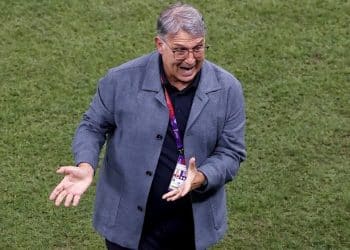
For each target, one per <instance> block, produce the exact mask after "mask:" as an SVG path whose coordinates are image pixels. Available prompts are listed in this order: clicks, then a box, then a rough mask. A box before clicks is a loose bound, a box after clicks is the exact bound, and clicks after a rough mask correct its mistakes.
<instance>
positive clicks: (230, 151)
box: [200, 79, 246, 192]
mask: <svg viewBox="0 0 350 250" xmlns="http://www.w3.org/2000/svg"><path fill="white" fill-rule="evenodd" d="M227 91H228V92H227V100H226V103H227V104H226V115H225V122H224V126H223V129H222V132H221V134H220V136H219V138H218V141H217V144H216V147H215V149H214V151H213V153H212V154H211V155H210V156H209V157H208V158H207V159H206V160H205V161H204V162H203V163H202V164H201V166H200V171H201V172H202V173H204V175H205V176H206V177H207V184H206V186H205V187H203V188H202V189H201V190H200V192H206V191H208V190H212V189H219V188H221V187H222V186H223V185H224V184H225V183H227V182H229V181H231V180H232V179H233V178H234V176H235V175H236V174H237V172H238V169H239V166H240V163H241V162H242V161H243V160H245V158H246V149H245V142H244V133H245V120H246V118H245V110H244V97H243V91H242V87H241V84H240V83H239V82H238V80H236V79H234V84H233V85H230V87H229V88H228V90H227Z"/></svg>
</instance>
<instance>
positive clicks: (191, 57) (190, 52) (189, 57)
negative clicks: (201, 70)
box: [185, 50, 196, 65]
mask: <svg viewBox="0 0 350 250" xmlns="http://www.w3.org/2000/svg"><path fill="white" fill-rule="evenodd" d="M195 61H196V59H195V58H194V54H193V50H188V54H187V57H186V59H185V62H186V63H187V64H190V65H192V64H193V63H194V62H195Z"/></svg>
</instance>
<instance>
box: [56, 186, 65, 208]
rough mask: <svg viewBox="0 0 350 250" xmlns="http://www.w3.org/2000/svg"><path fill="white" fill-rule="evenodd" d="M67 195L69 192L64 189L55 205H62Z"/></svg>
mask: <svg viewBox="0 0 350 250" xmlns="http://www.w3.org/2000/svg"><path fill="white" fill-rule="evenodd" d="M66 195H67V192H66V191H65V190H63V191H62V192H61V193H60V194H59V195H58V196H57V198H56V201H55V205H56V206H59V205H61V203H62V201H63V199H64V197H66Z"/></svg>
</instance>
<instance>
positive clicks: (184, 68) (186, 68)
mask: <svg viewBox="0 0 350 250" xmlns="http://www.w3.org/2000/svg"><path fill="white" fill-rule="evenodd" d="M193 68H194V66H193V67H181V66H180V69H182V70H185V71H191V70H192V69H193Z"/></svg>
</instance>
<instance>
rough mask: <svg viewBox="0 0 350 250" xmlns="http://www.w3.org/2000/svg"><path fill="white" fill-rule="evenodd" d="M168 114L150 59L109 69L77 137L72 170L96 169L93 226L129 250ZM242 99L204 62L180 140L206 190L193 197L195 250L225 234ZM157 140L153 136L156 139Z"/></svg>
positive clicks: (154, 57)
mask: <svg viewBox="0 0 350 250" xmlns="http://www.w3.org/2000/svg"><path fill="white" fill-rule="evenodd" d="M168 121H169V115H168V109H167V106H166V103H165V98H164V93H163V89H162V87H161V83H160V75H159V54H158V53H157V52H153V53H151V54H149V55H146V56H143V57H140V58H138V59H135V60H133V61H130V62H127V63H125V64H123V65H121V66H119V67H117V68H113V69H111V70H110V71H109V72H108V73H107V75H106V76H105V77H104V78H102V79H101V80H100V83H99V86H98V89H97V92H96V95H95V96H94V98H93V100H92V102H91V104H90V107H89V109H88V110H87V112H86V113H85V114H84V116H83V119H82V121H81V123H80V125H79V127H78V129H77V131H76V134H75V138H74V142H73V152H74V156H75V161H76V164H79V163H81V162H88V163H90V164H91V165H92V166H93V167H94V168H95V169H96V168H97V165H98V159H99V153H100V149H101V147H102V146H103V144H104V143H105V141H107V147H106V154H105V158H104V163H103V167H102V168H101V170H100V172H99V181H98V184H97V190H96V201H95V209H94V227H95V228H96V230H97V231H98V232H99V233H100V234H102V235H103V236H104V237H105V238H107V239H108V240H110V241H113V242H116V243H118V244H120V245H122V246H125V247H128V248H133V249H136V248H137V245H138V242H139V239H140V236H141V231H142V224H143V220H144V216H145V207H146V202H147V197H148V193H149V190H150V187H151V183H152V180H153V174H152V173H154V172H155V168H156V166H157V162H158V158H159V155H160V151H161V148H162V144H163V140H164V138H165V134H166V130H167V127H168ZM244 127H245V113H244V99H243V93H242V88H241V85H240V83H239V81H238V80H237V79H236V78H234V77H233V76H232V75H231V74H230V73H228V72H226V71H225V70H223V69H221V68H220V67H218V66H216V65H214V64H212V63H210V62H209V61H205V62H204V63H203V66H202V73H201V79H200V82H199V85H198V88H197V91H196V94H195V97H194V99H193V104H192V108H191V112H190V116H189V119H188V122H187V127H186V131H185V134H184V148H185V156H186V160H187V161H188V160H189V158H190V157H192V156H195V158H196V163H197V167H198V168H199V169H200V170H201V171H202V172H203V173H204V174H205V175H206V177H207V180H208V184H207V186H206V187H205V189H203V190H200V191H198V190H197V191H192V194H191V196H192V209H193V216H194V224H195V241H196V248H197V249H201V248H206V247H208V246H210V245H212V244H214V243H216V242H217V241H218V240H219V239H220V238H221V237H223V235H224V233H225V231H226V229H227V214H226V213H227V212H226V193H225V188H224V184H225V183H227V182H228V181H231V180H232V179H233V177H234V176H235V175H236V173H237V171H238V168H239V165H240V162H241V161H243V160H244V159H245V156H246V152H245V145H244ZM159 135H160V136H159Z"/></svg>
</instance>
